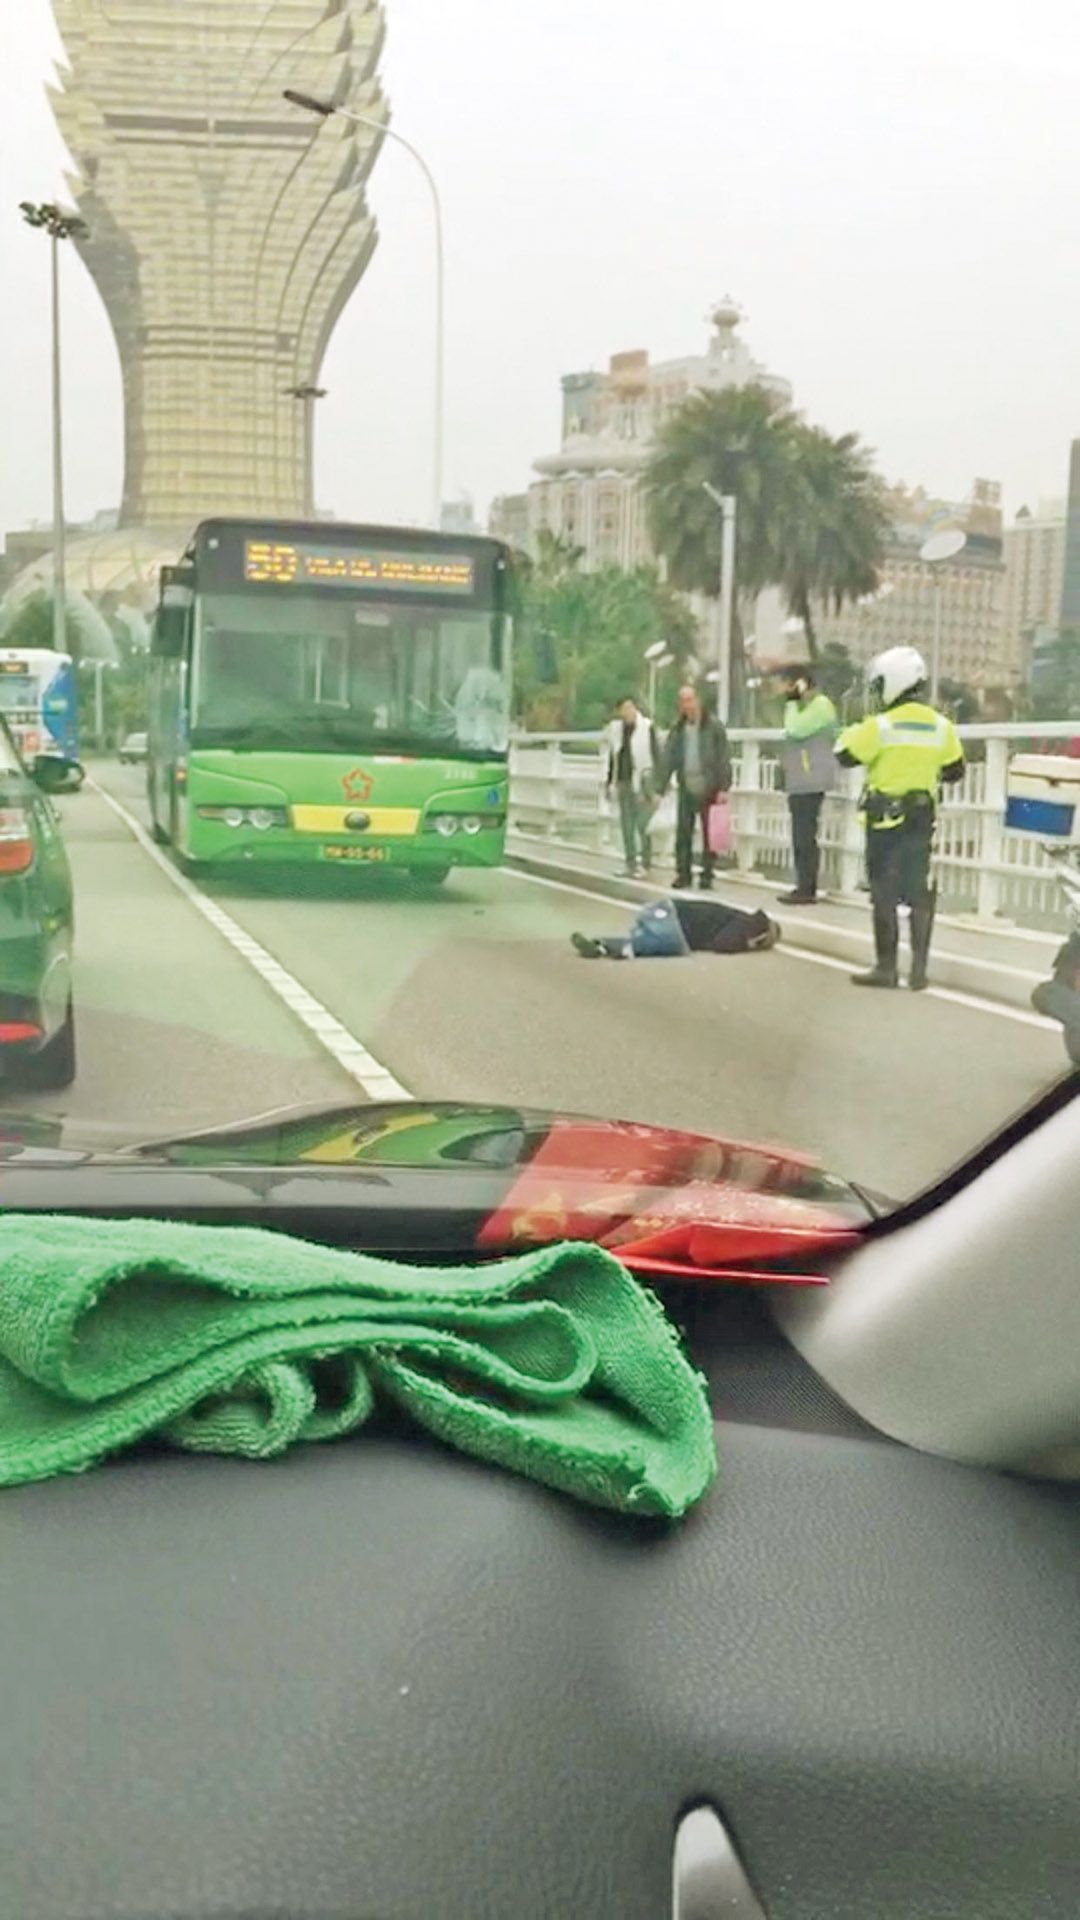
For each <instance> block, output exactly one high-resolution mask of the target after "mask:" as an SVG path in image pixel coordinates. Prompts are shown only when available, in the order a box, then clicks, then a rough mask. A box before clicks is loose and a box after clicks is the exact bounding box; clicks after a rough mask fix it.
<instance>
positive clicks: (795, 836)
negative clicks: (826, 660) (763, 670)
mask: <svg viewBox="0 0 1080 1920" xmlns="http://www.w3.org/2000/svg"><path fill="white" fill-rule="evenodd" d="M785 679H786V680H787V686H788V697H787V702H786V704H785V707H784V744H783V746H782V748H781V750H780V768H781V772H782V774H783V780H784V791H785V793H786V794H787V803H788V812H789V813H790V815H791V851H792V855H793V857H794V861H795V885H794V887H793V888H792V890H791V892H790V893H782V894H781V895H780V896H779V897H780V899H781V900H783V901H785V902H786V904H787V905H788V906H789V907H810V906H813V904H814V901H815V900H816V899H817V890H818V873H819V870H820V865H821V850H820V847H819V845H818V832H819V829H820V826H821V809H822V806H823V805H824V802H825V795H826V794H827V793H828V792H829V791H830V789H831V788H832V787H833V786H834V785H835V783H836V755H835V753H834V747H835V744H836V708H835V707H834V706H833V703H832V701H831V700H830V699H829V696H828V694H827V693H822V692H821V691H820V689H819V687H818V686H817V684H816V682H815V679H814V673H813V669H812V668H811V667H793V668H792V669H791V670H790V671H789V672H788V673H787V674H786V675H785Z"/></svg>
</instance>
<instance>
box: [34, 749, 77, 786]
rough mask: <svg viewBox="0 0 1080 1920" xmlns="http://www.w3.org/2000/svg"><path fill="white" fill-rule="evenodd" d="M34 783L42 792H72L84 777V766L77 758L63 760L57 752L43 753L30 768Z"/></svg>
mask: <svg viewBox="0 0 1080 1920" xmlns="http://www.w3.org/2000/svg"><path fill="white" fill-rule="evenodd" d="M32 778H33V781H34V785H35V786H37V787H40V788H41V791H42V793H74V792H75V791H76V790H77V789H78V788H79V787H81V786H82V783H83V781H84V780H85V779H86V768H85V767H84V766H83V765H82V763H81V761H78V760H64V759H61V757H60V755H59V754H56V753H48V754H43V755H42V757H41V759H40V760H35V761H34V765H33V769H32Z"/></svg>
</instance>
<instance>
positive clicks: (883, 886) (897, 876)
mask: <svg viewBox="0 0 1080 1920" xmlns="http://www.w3.org/2000/svg"><path fill="white" fill-rule="evenodd" d="M933 844H934V819H933V814H932V812H929V811H928V812H927V815H926V817H925V818H917V819H915V820H907V821H904V822H902V824H901V825H899V826H895V827H873V826H871V827H870V828H868V830H867V835H866V870H867V877H868V879H869V881H870V898H871V901H872V902H873V909H874V946H875V948H876V949H877V964H878V968H879V969H880V971H881V972H882V973H895V972H896V971H897V955H898V952H899V947H900V916H899V913H898V908H899V907H900V906H901V904H903V905H904V906H907V907H910V909H911V967H912V974H913V976H914V977H919V976H922V977H925V974H926V962H927V957H928V955H929V952H930V936H931V933H932V932H933V926H934V889H933V888H932V886H931V885H930V855H931V852H932V850H933Z"/></svg>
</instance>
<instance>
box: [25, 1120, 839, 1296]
mask: <svg viewBox="0 0 1080 1920" xmlns="http://www.w3.org/2000/svg"><path fill="white" fill-rule="evenodd" d="M0 1205H2V1206H4V1207H5V1208H6V1209H8V1210H10V1209H12V1208H18V1207H30V1208H32V1209H34V1210H37V1209H39V1208H45V1207H57V1206H62V1207H65V1208H68V1209H70V1210H72V1211H92V1212H94V1213H111V1212H115V1211H120V1210H123V1211H125V1212H131V1211H132V1210H135V1211H138V1212H167V1213H172V1214H179V1213H183V1214H184V1215H185V1217H195V1218H205V1217H214V1218H220V1217H225V1218H240V1217H243V1218H245V1219H252V1218H256V1219H263V1220H265V1221H266V1223H267V1224H271V1223H276V1222H278V1221H280V1222H281V1224H285V1217H286V1216H287V1217H288V1219H289V1223H290V1224H292V1223H293V1222H294V1221H296V1220H297V1218H299V1219H300V1222H301V1224H303V1220H304V1216H305V1214H307V1213H308V1212H311V1213H312V1214H318V1215H320V1216H323V1215H328V1214H330V1215H333V1216H334V1217H335V1219H336V1221H337V1223H338V1229H339V1231H340V1227H341V1224H342V1222H343V1221H344V1220H345V1219H346V1218H348V1219H350V1220H351V1221H352V1222H353V1230H354V1235H355V1238H356V1240H357V1241H359V1242H362V1243H363V1244H364V1245H368V1246H372V1247H379V1248H385V1249H386V1250H388V1251H396V1252H412V1253H416V1252H433V1251H436V1250H438V1251H440V1252H448V1251H453V1252H466V1251H469V1252H472V1253H474V1254H476V1253H480V1254H483V1255H494V1254H500V1253H507V1252H511V1251H514V1252H519V1251H522V1250H525V1249H527V1248H529V1247H535V1246H541V1245H544V1244H546V1243H548V1242H550V1241H553V1240H562V1239H581V1240H591V1241H596V1242H598V1243H599V1244H601V1245H603V1246H607V1247H610V1248H611V1249H612V1250H613V1251H615V1252H617V1253H618V1254H619V1256H620V1258H622V1259H624V1260H625V1261H626V1262H627V1264H629V1265H632V1266H633V1267H634V1268H635V1269H636V1270H638V1271H640V1272H642V1273H656V1274H678V1273H705V1272H719V1271H728V1270H729V1269H730V1270H731V1271H732V1273H733V1274H734V1273H738V1274H739V1275H741V1276H742V1277H745V1278H755V1277H758V1276H759V1274H760V1275H761V1277H765V1275H764V1271H763V1269H764V1266H765V1265H766V1264H767V1265H768V1268H769V1274H768V1277H769V1278H776V1277H778V1274H777V1269H778V1268H779V1269H781V1270H783V1271H782V1277H785V1278H788V1279H805V1280H812V1279H814V1278H816V1275H815V1273H814V1271H813V1268H814V1262H815V1258H817V1257H819V1256H820V1255H822V1254H823V1253H824V1252H825V1251H829V1252H831V1253H835V1251H836V1249H837V1247H838V1245H843V1244H845V1243H847V1242H849V1241H851V1240H852V1239H853V1238H855V1237H857V1236H858V1235H859V1234H860V1233H861V1232H862V1231H863V1230H864V1229H865V1228H866V1227H867V1226H868V1225H869V1224H870V1223H871V1221H872V1219H873V1218H874V1216H875V1207H874V1204H873V1203H872V1202H871V1201H870V1200H869V1199H868V1198H867V1197H866V1196H865V1195H864V1194H862V1193H860V1192H859V1191H858V1190H857V1189H856V1188H855V1187H854V1186H853V1185H851V1184H850V1183H849V1182H847V1181H845V1180H844V1179H842V1178H841V1177H839V1176H837V1175H835V1174H833V1173H830V1172H828V1171H826V1170H825V1169H824V1168H822V1167H821V1166H820V1165H818V1164H817V1163H816V1162H815V1161H814V1160H813V1159H811V1158H809V1157H808V1156H807V1155H805V1154H802V1153H800V1152H797V1151H795V1150H793V1149H789V1148H785V1147H780V1146H773V1145H763V1144H760V1143H756V1142H748V1141H744V1140H733V1139H728V1138H724V1137H719V1136H717V1137H712V1136H708V1135H703V1134H696V1133H686V1132H682V1131H679V1130H676V1129H673V1128H667V1127H656V1126H650V1125H643V1124H640V1123H638V1122H634V1121H624V1120H611V1119H597V1118H589V1117H585V1116H581V1115H575V1114H567V1113H552V1112H550V1111H544V1110H538V1109H531V1108H522V1107H509V1106H506V1107H497V1106H483V1105H476V1104H458V1103H451V1102H432V1103H426V1104H425V1103H421V1102H411V1101H410V1102H404V1101H403V1102H392V1103H387V1104H380V1105H372V1106H366V1105H365V1106H360V1105H349V1106H341V1107H331V1108H322V1107H321V1108H318V1109H316V1110H311V1109H297V1110H290V1111H287V1112H286V1113H284V1114H281V1115H277V1116H275V1117H274V1118H273V1119H271V1120H258V1121H255V1122H252V1123H248V1124H239V1125H235V1126H228V1127H222V1128H220V1129H215V1130H213V1131H210V1132H200V1133H195V1134H191V1135H188V1136H186V1137H178V1138H170V1139H160V1140H152V1141H143V1142H131V1143H129V1144H127V1145H124V1146H122V1147H116V1148H110V1149H109V1150H107V1151H104V1152H102V1151H92V1150H85V1149H84V1150H80V1149H79V1148H77V1147H68V1146H66V1145H65V1144H64V1140H63V1123H62V1122H61V1121H53V1120H49V1119H46V1118H43V1117H42V1116H13V1115H11V1114H5V1115H3V1117H2V1119H0Z"/></svg>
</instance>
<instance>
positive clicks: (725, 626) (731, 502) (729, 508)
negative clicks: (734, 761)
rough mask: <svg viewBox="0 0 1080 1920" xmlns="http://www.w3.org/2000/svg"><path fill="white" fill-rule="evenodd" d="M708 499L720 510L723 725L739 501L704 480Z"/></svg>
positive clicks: (727, 709) (719, 698)
mask: <svg viewBox="0 0 1080 1920" xmlns="http://www.w3.org/2000/svg"><path fill="white" fill-rule="evenodd" d="M701 484H702V486H703V487H704V489H705V491H706V493H707V494H708V496H709V499H710V500H712V501H715V503H716V505H717V506H718V507H719V509H720V592H719V595H718V598H717V646H716V705H717V711H718V713H719V716H720V719H721V720H723V721H724V722H725V723H726V722H727V721H728V720H729V719H730V717H731V641H732V635H733V633H734V631H735V531H736V515H737V513H738V501H737V499H736V496H735V494H734V493H720V492H719V491H718V490H717V488H716V487H714V486H713V484H712V482H711V481H710V480H703V481H702V483H701Z"/></svg>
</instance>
